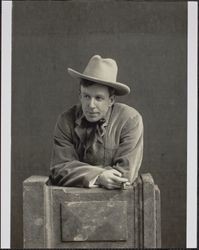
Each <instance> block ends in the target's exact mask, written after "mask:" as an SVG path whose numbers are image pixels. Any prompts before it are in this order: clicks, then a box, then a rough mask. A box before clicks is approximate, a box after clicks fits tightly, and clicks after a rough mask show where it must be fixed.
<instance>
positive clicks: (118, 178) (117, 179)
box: [111, 175, 128, 183]
mask: <svg viewBox="0 0 199 250" xmlns="http://www.w3.org/2000/svg"><path fill="white" fill-rule="evenodd" d="M111 179H112V180H114V181H116V182H120V183H123V182H127V181H128V179H127V178H123V177H119V176H116V175H113V176H112V178H111Z"/></svg>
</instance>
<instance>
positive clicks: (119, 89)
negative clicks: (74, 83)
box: [68, 68, 130, 96]
mask: <svg viewBox="0 0 199 250" xmlns="http://www.w3.org/2000/svg"><path fill="white" fill-rule="evenodd" d="M68 73H69V74H70V75H71V76H72V77H74V78H77V79H86V80H90V81H94V82H96V83H99V84H102V85H105V86H108V87H112V88H114V89H115V95H118V96H121V95H127V94H129V93H130V88H129V87H128V86H127V85H126V84H123V83H120V82H109V81H104V80H101V79H98V78H95V77H91V76H88V75H84V74H81V73H79V72H78V71H76V70H73V69H71V68H68Z"/></svg>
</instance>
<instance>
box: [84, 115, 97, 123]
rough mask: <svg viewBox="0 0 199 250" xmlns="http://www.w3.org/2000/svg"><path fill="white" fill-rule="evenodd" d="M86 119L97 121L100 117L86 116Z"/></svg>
mask: <svg viewBox="0 0 199 250" xmlns="http://www.w3.org/2000/svg"><path fill="white" fill-rule="evenodd" d="M86 120H87V121H89V122H97V121H99V120H100V118H99V117H88V116H86Z"/></svg>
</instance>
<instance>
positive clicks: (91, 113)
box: [87, 112, 99, 116]
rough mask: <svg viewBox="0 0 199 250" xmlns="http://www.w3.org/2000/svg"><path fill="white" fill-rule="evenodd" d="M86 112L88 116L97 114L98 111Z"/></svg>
mask: <svg viewBox="0 0 199 250" xmlns="http://www.w3.org/2000/svg"><path fill="white" fill-rule="evenodd" d="M87 114H88V115H90V116H95V115H98V114H99V113H98V112H87Z"/></svg>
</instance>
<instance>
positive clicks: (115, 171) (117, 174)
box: [111, 169, 122, 177]
mask: <svg viewBox="0 0 199 250" xmlns="http://www.w3.org/2000/svg"><path fill="white" fill-rule="evenodd" d="M111 172H112V173H113V174H114V175H116V176H120V177H121V176H122V173H120V172H119V171H118V170H116V169H111Z"/></svg>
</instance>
